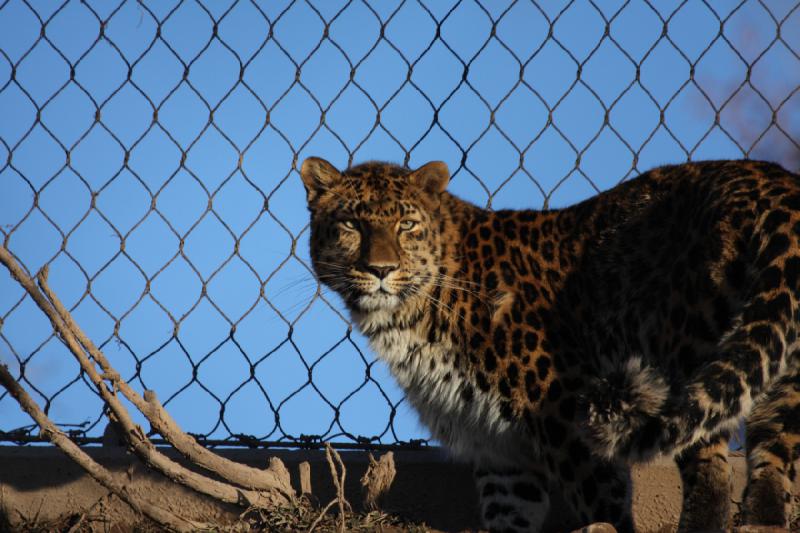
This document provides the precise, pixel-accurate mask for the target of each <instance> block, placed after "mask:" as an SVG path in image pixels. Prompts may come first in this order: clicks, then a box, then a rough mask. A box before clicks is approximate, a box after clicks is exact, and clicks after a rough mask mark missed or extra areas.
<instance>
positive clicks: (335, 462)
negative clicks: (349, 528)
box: [307, 442, 353, 533]
mask: <svg viewBox="0 0 800 533" xmlns="http://www.w3.org/2000/svg"><path fill="white" fill-rule="evenodd" d="M325 458H326V459H327V460H328V466H329V467H330V469H331V478H332V480H333V486H334V487H335V488H336V497H334V498H333V500H331V501H330V502H328V505H326V506H325V508H324V509H322V512H320V513H319V516H317V518H316V520H314V522H313V523H312V524H311V526H310V527H309V528H308V532H307V533H312V532H313V531H314V528H316V527H317V524H319V523H320V521H321V520H322V518H323V517H324V516H325V515H326V514H327V513H328V511H330V509H331V507H333V506H334V505H337V504H338V505H339V528H338V529H339V533H344V530H345V516H346V515H345V507H347V509H349V510H350V512H352V511H353V508H352V507H351V506H350V502H348V501H347V499H346V498H345V497H344V480H345V476H346V475H347V469H346V468H345V467H344V463H343V462H342V457H341V456H340V455H339V453H338V452H337V451H336V450H334V449H333V448H332V447H331V445H330V443H328V442H326V443H325ZM337 467H338V468H337ZM337 470H339V471H340V472H341V473H339V472H337Z"/></svg>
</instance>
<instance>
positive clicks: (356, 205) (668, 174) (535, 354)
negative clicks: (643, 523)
mask: <svg viewBox="0 0 800 533" xmlns="http://www.w3.org/2000/svg"><path fill="white" fill-rule="evenodd" d="M299 174H300V177H301V179H302V182H303V185H304V188H305V191H306V200H307V206H308V209H309V213H310V222H309V224H310V236H309V245H310V257H311V262H312V267H313V270H314V272H315V273H316V276H317V278H318V280H319V282H320V283H322V284H324V285H325V286H326V287H328V288H329V289H331V290H332V291H334V292H335V293H336V294H338V295H339V297H340V298H341V300H342V302H343V304H344V306H345V308H346V309H347V310H348V311H349V313H350V316H351V319H352V321H353V323H354V324H355V327H357V328H358V329H359V330H360V332H361V333H363V335H364V336H365V337H366V338H367V340H368V342H369V345H370V347H371V349H372V350H374V352H375V353H376V354H377V356H378V358H379V359H381V360H383V361H384V362H385V363H386V364H387V366H388V368H389V370H390V371H391V374H392V375H393V377H394V379H396V381H397V382H398V384H399V385H400V387H401V388H402V390H403V391H404V392H405V395H406V398H407V400H408V402H409V403H410V405H411V406H412V407H413V409H414V410H415V411H416V412H417V413H418V415H419V419H420V421H421V422H422V424H424V426H425V427H427V428H428V430H429V431H430V435H431V437H432V438H433V439H435V441H437V442H439V443H441V444H442V445H443V446H444V447H446V448H447V449H449V451H450V453H451V454H452V455H453V457H455V458H456V459H460V460H463V461H466V462H468V463H470V464H471V465H472V468H473V471H474V478H475V482H476V491H477V493H478V499H479V507H480V514H481V518H482V521H483V524H484V526H485V527H486V528H488V529H489V530H490V531H492V532H522V531H529V532H539V531H543V530H546V529H547V528H550V526H549V525H548V524H550V523H552V522H551V521H552V519H553V518H554V517H553V516H549V515H550V514H551V513H550V510H551V502H556V501H561V502H563V503H564V504H565V505H566V506H567V509H568V510H569V513H568V515H569V516H568V517H567V518H566V519H564V517H563V516H560V517H556V518H559V519H562V520H566V525H565V526H564V527H566V526H568V527H570V528H572V527H583V526H585V525H588V524H598V523H610V524H612V525H613V526H614V527H616V529H617V530H618V531H620V532H630V531H633V530H634V522H633V519H632V516H631V515H632V512H631V499H632V490H631V468H632V466H633V465H635V464H637V463H646V462H648V461H652V460H654V459H656V458H659V457H660V458H667V459H672V460H674V462H675V464H676V465H677V468H678V470H679V473H680V477H681V480H682V487H683V488H682V491H683V501H682V508H681V512H680V516H679V522H678V530H679V531H699V530H703V531H707V530H724V529H726V528H727V527H728V526H729V524H730V520H731V498H732V496H733V495H732V488H731V477H732V467H731V463H730V462H729V449H730V443H731V439H732V437H733V436H734V435H739V431H741V429H740V428H741V427H742V423H743V424H744V427H745V429H744V430H743V431H744V432H745V437H744V440H745V445H746V456H747V458H746V462H747V467H748V472H747V484H746V488H745V494H744V496H743V502H742V512H741V516H742V520H743V522H744V523H745V524H749V525H764V526H767V525H770V526H777V527H783V528H788V527H789V523H790V519H791V516H792V508H791V502H792V487H793V484H794V480H795V476H796V470H795V466H794V464H795V461H796V459H797V458H798V454H800V358H798V353H800V352H798V348H799V347H800V339H798V325H800V304H799V303H798V302H799V301H800V300H799V299H800V176H798V175H797V174H794V173H792V172H789V171H787V170H785V169H784V168H782V167H781V166H779V165H777V164H775V163H770V162H760V161H753V160H721V161H699V162H685V163H681V164H675V165H665V166H660V167H657V168H654V169H651V170H649V171H646V172H644V173H642V174H641V175H639V176H636V177H633V178H630V179H626V180H623V181H621V182H620V183H619V184H617V185H616V186H614V187H612V188H610V189H608V190H605V191H603V192H599V193H598V194H597V195H595V196H593V197H590V198H588V199H585V200H583V201H580V202H578V203H576V204H574V205H571V206H566V207H563V208H546V209H538V210H537V209H522V210H512V209H497V210H493V209H488V208H482V207H480V206H477V205H475V204H473V203H470V202H468V201H466V200H463V199H461V198H459V197H458V196H456V195H455V194H452V193H450V192H449V191H448V190H447V188H448V185H449V183H450V178H451V176H450V172H449V170H448V167H447V165H446V164H445V163H443V162H440V161H433V162H430V163H427V164H425V165H422V166H420V167H418V168H416V169H412V168H408V167H406V166H404V165H398V164H393V163H387V162H380V161H368V162H365V163H360V164H356V165H353V166H350V167H349V168H347V169H345V170H343V171H340V170H338V169H337V168H336V167H335V166H334V165H333V164H331V163H329V162H328V161H326V160H324V159H321V158H318V157H309V158H307V159H305V160H304V162H303V163H302V165H301V167H300V171H299ZM559 514H562V513H559Z"/></svg>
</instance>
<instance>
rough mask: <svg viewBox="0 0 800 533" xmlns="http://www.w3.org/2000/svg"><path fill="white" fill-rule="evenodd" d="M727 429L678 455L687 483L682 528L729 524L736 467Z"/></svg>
mask: <svg viewBox="0 0 800 533" xmlns="http://www.w3.org/2000/svg"><path fill="white" fill-rule="evenodd" d="M728 439H729V435H728V433H727V432H723V433H720V434H718V435H715V436H714V437H711V438H710V439H701V440H700V441H698V442H697V443H695V444H693V445H692V446H690V447H689V448H687V449H685V450H683V451H682V452H681V453H680V454H678V456H677V457H676V458H675V462H676V463H677V464H678V468H679V470H680V473H681V480H682V482H683V508H682V510H681V519H680V523H679V525H678V531H721V530H725V529H726V528H727V527H728V521H729V518H730V516H729V515H730V502H731V489H732V476H733V469H732V468H731V465H730V463H728Z"/></svg>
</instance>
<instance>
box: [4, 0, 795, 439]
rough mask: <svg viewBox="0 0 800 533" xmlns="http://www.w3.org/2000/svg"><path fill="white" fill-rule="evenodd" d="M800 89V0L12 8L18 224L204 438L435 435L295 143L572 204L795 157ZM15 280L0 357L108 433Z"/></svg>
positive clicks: (467, 193)
mask: <svg viewBox="0 0 800 533" xmlns="http://www.w3.org/2000/svg"><path fill="white" fill-rule="evenodd" d="M799 91H800V5H799V4H798V2H771V1H753V0H745V1H741V2H728V1H724V2H723V1H720V2H713V1H710V0H708V1H705V0H703V1H697V2H689V1H688V0H684V1H683V2H671V1H670V2H660V1H655V0H627V1H610V0H609V1H606V0H603V1H592V0H587V1H578V0H575V1H547V2H542V1H527V0H514V1H505V0H504V1H495V0H492V1H489V0H483V1H477V0H459V1H452V0H449V1H446V2H445V1H443V2H439V1H433V0H431V1H422V0H402V1H397V0H394V1H387V2H380V3H378V2H367V1H358V0H352V1H347V2H338V1H337V2H323V1H317V2H313V1H310V0H309V1H302V0H296V1H288V2H263V3H261V2H251V1H245V0H236V1H226V2H222V1H219V2H216V1H215V2H195V1H191V0H186V1H175V2H166V1H163V2H162V1H160V0H159V1H158V2H155V1H154V2H145V1H138V2H135V1H122V2H119V3H113V2H106V1H105V0H103V1H96V2H91V1H88V0H86V1H65V2H48V3H40V2H32V1H30V2H29V1H28V0H5V1H0V117H2V118H0V234H1V235H2V243H3V245H4V246H5V247H7V248H8V249H9V250H11V251H12V252H13V253H14V254H15V256H16V257H18V258H19V260H20V261H21V262H22V263H23V265H24V266H25V267H26V268H27V269H28V271H29V272H31V273H35V272H37V271H38V270H39V269H40V268H41V267H42V266H44V265H49V266H50V270H51V282H52V284H53V286H54V288H55V290H56V292H57V293H58V294H60V295H61V297H62V299H63V300H64V302H65V303H66V304H68V306H69V307H70V309H71V311H72V312H73V313H74V314H75V316H76V319H77V321H78V322H79V323H80V324H82V325H83V326H84V327H85V329H87V330H88V333H89V334H90V336H92V337H93V338H94V339H95V341H96V342H97V344H98V345H100V347H101V349H103V350H104V351H105V352H106V353H107V354H108V355H109V357H110V359H111V360H112V363H113V364H115V366H116V367H117V368H118V370H120V371H121V373H122V375H123V377H125V378H127V379H128V380H129V381H130V382H131V384H132V385H134V386H135V387H137V388H139V389H144V388H150V389H155V390H156V391H157V392H158V394H159V398H160V399H161V401H162V402H163V403H164V404H165V405H166V407H167V409H169V410H170V412H171V413H173V415H174V416H175V417H176V418H177V419H178V421H179V422H180V423H182V424H183V425H184V427H186V428H188V429H189V430H190V431H191V432H193V433H194V434H196V435H197V437H198V438H199V439H200V440H201V441H203V442H206V443H208V444H210V445H219V444H226V445H248V446H259V445H283V446H311V445H316V444H318V443H319V442H321V441H322V440H334V441H338V442H339V443H340V444H341V445H343V446H364V447H366V446H409V445H420V444H424V443H425V442H426V440H425V438H426V435H425V434H424V432H423V431H422V430H420V429H419V428H417V427H416V426H415V422H414V421H413V416H412V415H410V414H406V415H404V414H403V411H404V410H406V411H408V410H409V409H408V407H406V406H405V404H404V403H403V396H402V393H400V392H399V391H398V390H397V388H396V386H395V385H394V384H393V382H392V380H391V377H390V376H388V374H387V371H386V369H385V368H384V367H383V366H382V365H381V363H378V362H376V360H375V358H374V356H373V355H372V354H371V353H370V352H369V350H368V349H367V348H366V346H365V343H364V341H363V339H362V338H361V337H360V336H359V335H358V334H357V333H356V332H354V331H353V330H352V328H351V326H350V324H349V322H348V319H347V317H346V315H345V314H343V313H342V311H341V306H340V305H339V304H338V303H337V302H336V299H335V297H332V296H331V295H330V294H328V293H326V292H325V291H324V290H323V289H322V288H320V286H319V285H318V284H317V282H316V281H315V280H314V278H313V276H312V271H311V268H310V262H309V260H308V251H307V246H308V244H307V237H308V235H307V233H308V229H307V222H308V218H307V213H306V212H305V205H304V201H305V199H304V195H303V192H302V188H301V186H300V184H299V179H298V176H297V169H298V165H299V163H300V162H301V161H302V159H303V158H304V157H306V156H308V155H321V156H324V157H326V158H328V159H330V160H331V161H333V162H335V163H336V164H337V165H340V166H342V167H343V166H346V165H348V164H350V163H352V162H354V161H356V162H357V161H360V160H364V159H371V158H384V159H389V160H395V161H399V162H402V163H404V164H407V165H411V166H415V165H418V164H422V163H424V162H426V161H428V160H434V159H443V160H445V161H446V162H447V163H448V164H449V166H450V169H451V172H452V174H453V182H452V187H451V188H452V189H453V190H455V191H456V192H458V193H459V194H460V195H462V196H464V197H467V198H469V199H471V200H473V201H475V202H477V203H479V204H481V205H486V206H488V207H497V206H504V207H505V206H511V207H521V206H523V205H527V206H531V207H541V206H548V205H558V204H561V205H563V204H565V203H571V202H572V201H575V200H577V199H581V198H583V197H586V196H588V195H591V194H594V193H596V192H597V191H600V190H603V189H606V188H608V187H611V186H613V185H615V184H616V183H618V182H620V181H622V180H624V179H626V178H629V177H631V176H635V175H636V174H638V173H640V172H642V171H644V170H646V169H647V168H649V167H650V166H653V165H654V164H658V163H662V162H667V161H685V160H688V159H701V158H708V157H753V158H758V157H763V158H770V159H776V160H779V161H781V162H782V163H784V164H785V165H788V166H790V167H793V168H795V169H796V168H798V167H800V157H798V154H800V121H798V120H797V117H798V116H800V94H799ZM0 278H2V281H1V282H0V359H2V361H3V362H4V363H5V364H8V365H9V367H10V368H11V369H12V371H13V372H14V373H15V375H16V376H18V377H19V379H20V380H21V382H22V384H23V385H24V386H25V387H26V388H27V389H28V390H29V391H31V392H32V393H33V394H34V395H35V397H36V398H37V399H38V400H39V401H40V402H41V403H42V404H43V406H44V407H45V410H46V411H49V412H50V414H51V416H54V417H55V418H56V421H57V422H59V423H62V424H63V426H64V427H65V429H67V430H69V431H70V434H71V435H72V436H73V437H74V438H75V439H76V440H77V441H79V442H82V443H91V442H97V441H98V440H99V435H100V434H101V433H102V430H103V427H104V425H103V423H102V420H103V417H102V403H101V402H100V401H99V399H98V398H97V396H96V395H95V394H93V391H92V390H91V386H90V383H89V382H88V381H87V380H86V379H85V378H84V376H83V375H82V374H81V372H80V369H79V368H78V367H77V365H73V364H72V362H71V360H70V359H69V356H68V354H67V353H66V350H65V348H64V347H63V346H62V345H61V343H60V341H59V340H58V338H57V337H56V336H55V334H54V332H53V331H52V328H51V327H50V325H49V324H48V323H46V322H45V321H44V318H43V317H42V316H41V315H40V314H38V312H37V310H36V309H35V307H34V306H33V304H32V302H31V301H30V299H29V298H28V297H27V296H26V295H25V294H24V293H23V292H22V290H21V289H20V288H19V287H17V286H16V285H15V284H14V282H13V280H11V279H10V277H9V276H4V277H3V276H0ZM297 278H299V281H298V280H297ZM16 413H17V409H16V406H15V405H14V404H13V400H12V399H11V398H10V397H9V396H8V394H7V393H6V392H3V393H2V394H0V419H2V422H0V430H2V431H0V440H2V441H11V442H18V443H27V442H34V441H36V440H37V431H36V430H35V428H34V426H32V425H27V422H26V421H25V419H24V418H21V415H18V414H16ZM403 416H405V417H406V418H407V419H408V420H410V421H402V422H401V418H402V417H403ZM403 420H405V418H404V419H403ZM401 425H402V426H403V427H402V428H401V427H400V426H401Z"/></svg>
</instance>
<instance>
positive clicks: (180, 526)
mask: <svg viewBox="0 0 800 533" xmlns="http://www.w3.org/2000/svg"><path fill="white" fill-rule="evenodd" d="M0 384H2V385H3V387H5V388H6V389H7V390H8V392H9V393H10V394H11V396H13V397H14V399H15V400H17V403H19V405H20V407H22V409H23V410H24V411H25V412H26V413H28V414H29V415H30V417H31V418H33V420H34V421H36V423H37V424H38V425H39V427H40V428H41V434H42V436H43V437H45V438H47V439H48V440H49V441H50V442H52V443H53V444H55V445H56V446H58V447H59V448H60V449H61V450H62V451H63V452H64V453H66V454H67V456H69V458H70V459H72V460H73V461H75V462H76V463H77V464H78V465H80V467H81V468H83V469H84V470H85V471H86V472H87V473H88V474H89V475H90V476H92V477H93V478H94V479H95V480H97V481H98V482H99V483H100V484H101V485H103V486H104V487H105V488H107V489H108V490H110V491H111V492H113V493H114V494H116V495H117V496H119V498H120V499H122V500H123V501H124V502H126V503H127V504H128V505H130V506H131V508H133V509H134V510H135V511H137V512H139V513H141V514H143V515H145V516H147V517H148V518H150V519H151V520H153V521H154V522H156V523H158V524H159V525H161V526H162V527H165V528H167V529H169V530H171V531H194V530H197V529H199V528H201V527H204V525H203V524H199V523H196V522H192V521H190V520H186V519H185V518H182V517H180V516H178V515H175V514H173V513H171V512H169V511H167V510H165V509H162V508H161V507H158V506H157V505H154V504H152V503H150V502H148V501H146V500H143V499H141V498H139V497H137V496H134V495H133V494H131V493H130V492H129V491H128V488H127V486H126V485H125V484H123V483H120V482H119V481H118V480H117V479H116V478H115V476H113V475H112V474H111V473H110V472H109V471H108V470H106V469H105V468H104V467H103V466H101V465H100V464H98V463H97V462H95V461H94V460H93V459H92V458H91V457H89V456H88V455H87V454H86V453H85V452H84V451H83V450H81V449H80V447H78V445H77V444H75V443H74V442H72V441H71V440H70V439H69V437H67V436H66V435H65V434H64V433H63V432H62V431H61V430H60V429H58V427H57V426H56V425H55V424H54V423H53V422H52V421H51V420H50V419H49V418H48V417H47V415H45V414H44V412H42V410H41V409H40V408H39V406H38V405H37V404H36V402H35V401H33V399H32V398H31V397H30V396H29V395H28V393H27V392H25V390H24V389H23V388H22V387H21V386H20V384H19V382H17V380H15V379H14V378H13V376H12V375H11V373H10V372H9V371H8V367H7V366H6V365H0Z"/></svg>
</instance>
